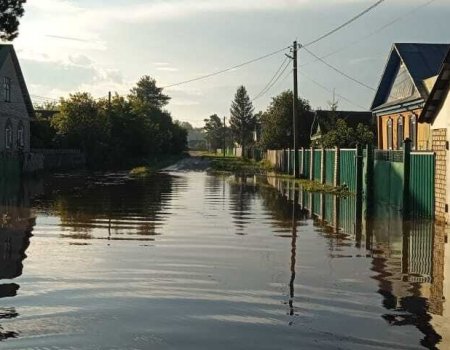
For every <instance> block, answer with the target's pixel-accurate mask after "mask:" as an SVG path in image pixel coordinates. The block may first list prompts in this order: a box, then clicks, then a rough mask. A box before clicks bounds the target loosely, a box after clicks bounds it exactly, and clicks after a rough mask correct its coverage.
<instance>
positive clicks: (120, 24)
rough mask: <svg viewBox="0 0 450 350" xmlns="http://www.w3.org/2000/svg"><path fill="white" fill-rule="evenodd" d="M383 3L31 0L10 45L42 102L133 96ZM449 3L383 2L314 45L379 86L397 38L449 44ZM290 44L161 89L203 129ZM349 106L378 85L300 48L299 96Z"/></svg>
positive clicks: (280, 86)
mask: <svg viewBox="0 0 450 350" xmlns="http://www.w3.org/2000/svg"><path fill="white" fill-rule="evenodd" d="M373 3H375V0H108V1H106V0H103V1H100V0H28V2H27V3H26V5H25V15H24V17H23V18H22V19H21V25H20V36H19V37H18V38H17V39H16V40H15V41H14V45H15V47H16V50H17V54H18V57H19V60H20V62H21V65H22V70H23V72H24V75H25V80H26V82H27V85H28V88H29V90H30V93H31V95H32V99H33V101H34V102H35V103H39V102H42V101H45V100H46V99H47V100H48V99H49V98H59V97H61V96H64V97H67V96H68V95H69V94H71V93H75V92H80V91H87V92H90V93H91V94H92V95H93V96H94V97H96V98H100V97H103V96H107V94H108V91H112V92H113V93H114V92H117V93H119V94H127V93H128V91H129V90H130V89H131V88H132V87H133V86H134V85H135V84H136V82H137V81H138V80H139V78H140V77H142V76H144V75H149V76H151V77H153V78H155V79H156V81H157V84H158V86H161V87H164V86H167V85H172V84H175V83H178V82H180V81H184V80H189V79H192V78H196V77H199V76H202V75H205V74H209V73H212V72H215V71H218V70H222V69H224V68H228V67H231V66H234V65H237V64H240V63H242V62H245V61H248V60H251V59H254V58H256V57H260V56H263V55H265V54H267V53H270V52H273V51H276V50H278V49H282V48H285V47H287V46H289V45H290V44H292V42H293V41H294V40H298V41H299V42H300V43H305V42H309V41H311V40H314V39H315V38H317V37H319V36H321V35H322V34H324V33H326V32H328V31H329V30H331V29H333V28H335V27H337V26H338V25H340V24H342V23H343V22H345V21H346V20H348V19H350V18H351V17H353V16H354V15H356V14H358V13H359V12H361V11H362V10H364V9H365V8H367V7H369V6H370V5H371V4H373ZM449 18H450V1H449V0H435V1H432V2H431V3H430V0H385V1H384V2H383V3H382V4H381V5H379V6H378V7H376V8H375V9H373V10H372V11H371V12H369V13H368V14H366V15H365V16H364V17H362V18H360V19H359V20H357V21H355V22H354V23H352V24H350V25H349V26H347V27H345V28H344V29H342V30H340V31H338V32H337V33H335V34H333V35H331V36H329V37H327V38H325V39H323V40H321V41H320V42H318V43H316V44H314V45H312V46H310V47H308V49H309V50H311V51H312V52H313V53H314V54H316V55H318V56H321V57H322V56H328V55H329V54H332V55H330V56H328V57H327V58H326V61H327V62H328V63H330V64H331V65H333V66H335V67H337V68H338V69H339V70H341V71H343V72H344V73H346V74H348V75H350V76H352V77H354V78H356V79H357V80H359V81H361V82H362V83H364V84H365V85H367V86H368V87H371V88H376V87H377V86H378V83H379V80H380V78H381V74H382V72H383V68H384V66H385V63H386V59H387V56H388V54H389V52H390V50H391V46H392V43H394V42H437V43H450V28H449V24H448V23H449ZM285 53H289V51H288V50H286V51H285V52H280V53H278V54H276V55H274V56H271V57H269V58H266V59H264V60H261V61H258V62H256V63H253V64H251V65H247V66H244V67H241V68H239V69H234V70H232V71H230V72H227V73H224V74H221V75H217V76H215V77H212V78H209V79H205V80H200V81H196V82H193V83H190V84H184V85H179V86H175V87H172V88H167V89H165V92H166V93H167V94H168V95H169V96H171V97H172V100H171V102H170V103H169V105H168V106H167V109H168V110H169V111H170V112H171V113H172V116H173V118H174V119H176V120H180V121H188V122H190V123H191V124H193V125H194V126H202V125H203V124H204V123H203V120H204V119H205V118H207V117H208V116H210V115H211V114H214V113H216V114H218V115H219V116H221V117H222V116H225V117H228V116H229V109H230V104H231V101H232V99H233V97H234V94H235V92H236V89H237V88H238V87H239V86H240V85H244V86H245V87H246V88H247V91H248V93H249V95H250V97H251V98H254V97H255V96H257V95H258V93H259V92H260V91H261V90H262V89H263V88H264V87H265V86H266V84H267V83H268V82H269V80H270V79H271V78H272V77H273V75H274V74H275V72H276V71H277V70H278V68H279V67H280V65H281V64H282V62H283V61H284V59H285ZM289 72H290V69H287V70H286V72H285V74H284V75H283V76H281V78H280V80H279V81H278V82H277V83H276V84H275V85H274V86H273V87H272V88H271V89H270V90H269V91H268V92H267V93H266V94H264V95H263V96H261V97H260V98H258V99H256V100H254V101H253V104H254V106H255V110H256V111H260V110H265V109H266V108H267V106H268V105H269V104H270V102H271V99H272V97H273V96H276V95H277V94H279V93H280V92H282V91H284V90H287V89H292V76H291V74H289ZM333 91H335V96H336V100H337V101H338V106H339V109H341V110H362V109H366V110H368V109H369V106H370V104H371V102H372V99H373V96H374V91H373V90H372V89H370V88H367V87H363V86H361V85H359V84H357V83H355V82H354V81H351V80H349V79H347V78H345V77H344V76H342V75H340V74H339V73H337V72H336V71H334V70H332V69H331V68H330V67H327V66H326V65H324V64H323V63H322V62H319V61H317V60H316V59H315V58H314V57H312V56H311V55H310V54H309V53H308V52H306V51H305V50H300V51H299V96H300V97H302V98H305V99H307V100H309V101H310V104H311V105H312V107H313V108H322V109H325V108H327V107H328V105H329V102H330V101H331V100H332V99H333Z"/></svg>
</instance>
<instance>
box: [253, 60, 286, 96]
mask: <svg viewBox="0 0 450 350" xmlns="http://www.w3.org/2000/svg"><path fill="white" fill-rule="evenodd" d="M289 63H290V61H289V58H288V57H286V58H285V59H284V60H283V62H282V63H281V66H280V67H279V68H278V69H277V71H276V72H275V74H274V75H273V76H272V78H271V79H270V80H269V82H268V83H267V84H266V86H264V88H263V89H262V90H261V91H260V92H259V93H257V94H256V96H255V97H254V98H253V99H252V101H255V100H257V99H258V98H260V97H263V96H264V95H265V94H266V93H267V92H268V91H269V90H270V89H271V88H272V87H273V86H274V85H275V84H276V83H277V82H278V80H279V79H280V78H281V76H282V75H283V73H284V72H285V71H286V69H287V68H288V66H289Z"/></svg>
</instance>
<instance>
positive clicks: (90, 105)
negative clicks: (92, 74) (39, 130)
mask: <svg viewBox="0 0 450 350" xmlns="http://www.w3.org/2000/svg"><path fill="white" fill-rule="evenodd" d="M105 105H106V103H105V102H103V103H97V102H96V101H95V100H94V99H93V97H92V96H91V95H90V94H88V93H85V92H84V93H76V94H73V95H70V97H69V98H68V99H64V98H62V99H61V101H60V113H59V114H57V115H56V116H55V117H54V118H53V120H52V122H51V124H52V126H53V127H54V128H55V129H56V131H57V137H59V138H60V140H61V145H62V146H63V147H69V148H78V149H81V150H82V151H83V152H84V153H85V154H86V156H87V158H88V163H90V164H95V163H97V162H102V161H104V159H105V158H106V146H107V140H108V138H109V127H108V123H107V114H106V108H105Z"/></svg>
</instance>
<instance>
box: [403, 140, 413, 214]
mask: <svg viewBox="0 0 450 350" xmlns="http://www.w3.org/2000/svg"><path fill="white" fill-rule="evenodd" d="M410 178H411V140H410V139H409V138H407V139H405V144H404V147H403V218H404V219H406V220H408V219H409V218H410V214H411V213H410V211H411V205H410V193H409V189H410V186H409V184H410Z"/></svg>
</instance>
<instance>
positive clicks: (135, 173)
mask: <svg viewBox="0 0 450 350" xmlns="http://www.w3.org/2000/svg"><path fill="white" fill-rule="evenodd" d="M152 173H153V172H152V170H151V169H150V167H148V166H138V167H136V168H133V169H131V170H130V176H132V177H147V176H149V175H151V174H152Z"/></svg>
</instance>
